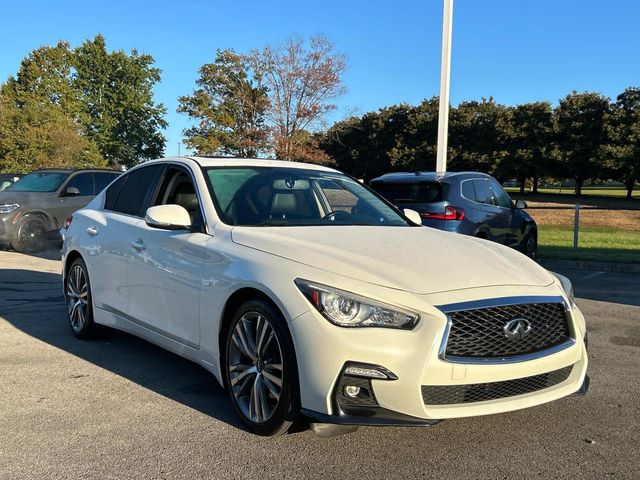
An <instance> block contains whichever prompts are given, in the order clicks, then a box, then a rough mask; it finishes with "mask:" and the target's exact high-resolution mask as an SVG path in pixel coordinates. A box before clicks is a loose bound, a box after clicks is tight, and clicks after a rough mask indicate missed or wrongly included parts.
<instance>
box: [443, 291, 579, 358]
mask: <svg viewBox="0 0 640 480" xmlns="http://www.w3.org/2000/svg"><path fill="white" fill-rule="evenodd" d="M447 315H448V316H449V318H450V319H451V327H450V329H449V336H448V339H447V347H446V350H445V356H447V357H449V356H450V357H462V358H478V359H492V358H506V357H512V356H517V355H525V354H529V353H535V352H538V351H540V350H545V349H547V348H551V347H554V346H556V345H560V344H562V343H564V342H566V341H568V340H569V339H570V338H571V337H570V335H571V334H570V332H569V324H568V322H567V314H566V311H565V309H564V305H563V304H562V303H528V304H518V305H506V306H501V307H487V308H476V309H472V310H460V311H457V312H447ZM515 319H525V320H527V321H528V322H529V324H530V326H531V330H530V331H529V333H528V334H527V335H526V336H525V337H524V338H515V339H513V338H508V337H507V336H506V335H505V332H504V327H505V325H506V324H507V323H508V322H509V321H511V320H515Z"/></svg>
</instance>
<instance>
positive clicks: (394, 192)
mask: <svg viewBox="0 0 640 480" xmlns="http://www.w3.org/2000/svg"><path fill="white" fill-rule="evenodd" d="M371 187H372V188H373V189H374V190H375V191H376V192H378V193H379V194H380V195H382V196H383V197H385V198H386V199H387V200H389V201H390V202H391V203H436V202H442V200H443V198H442V197H443V195H442V184H441V183H439V182H420V183H387V182H374V183H372V184H371Z"/></svg>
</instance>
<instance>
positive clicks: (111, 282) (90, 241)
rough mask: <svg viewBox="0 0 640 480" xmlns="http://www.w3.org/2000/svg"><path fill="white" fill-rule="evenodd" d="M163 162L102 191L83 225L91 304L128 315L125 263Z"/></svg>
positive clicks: (123, 177) (131, 253)
mask: <svg viewBox="0 0 640 480" xmlns="http://www.w3.org/2000/svg"><path fill="white" fill-rule="evenodd" d="M163 168H164V167H163V165H161V164H153V165H149V166H145V167H141V168H137V169H135V170H133V171H131V172H129V173H126V174H124V175H123V176H122V177H120V178H119V179H118V181H116V182H115V183H113V184H112V185H111V186H110V187H109V188H108V189H107V191H106V192H105V202H104V207H103V209H102V210H100V212H99V214H100V215H96V216H95V217H94V218H93V222H92V221H91V220H90V221H89V222H88V224H87V228H86V232H84V233H83V234H86V235H87V238H86V244H87V245H88V248H87V251H88V252H89V255H88V256H87V262H88V264H89V269H90V272H89V273H90V275H91V282H92V289H93V293H94V304H95V306H96V307H97V308H102V309H104V310H107V311H110V312H111V313H115V314H118V315H120V316H122V317H124V318H128V309H129V288H130V286H129V282H128V278H127V264H128V261H129V258H130V257H131V256H132V255H133V253H134V250H133V248H132V246H131V239H133V238H136V232H137V229H138V224H139V221H140V220H141V218H142V216H143V215H144V212H145V211H146V205H147V204H148V202H149V201H150V197H151V188H150V187H151V185H153V183H154V180H155V178H156V177H157V176H158V175H159V174H160V173H161V172H162V170H163Z"/></svg>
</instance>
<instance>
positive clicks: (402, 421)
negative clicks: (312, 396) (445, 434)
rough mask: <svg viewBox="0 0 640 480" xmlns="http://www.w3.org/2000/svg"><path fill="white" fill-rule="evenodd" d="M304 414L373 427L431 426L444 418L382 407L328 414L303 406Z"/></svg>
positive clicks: (320, 418)
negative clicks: (425, 416) (405, 412)
mask: <svg viewBox="0 0 640 480" xmlns="http://www.w3.org/2000/svg"><path fill="white" fill-rule="evenodd" d="M301 412H302V414H303V415H305V416H307V417H309V418H312V419H313V420H316V421H318V422H322V423H331V424H335V425H358V426H372V427H376V426H377V427H383V426H384V427H429V426H431V425H435V424H436V423H440V422H441V421H442V420H427V419H424V418H417V417H412V416H410V415H404V414H402V413H398V412H394V411H392V410H387V409H386V408H382V407H371V408H368V409H362V415H344V414H342V415H328V414H326V413H320V412H315V411H313V410H308V409H305V408H303V409H302V410H301Z"/></svg>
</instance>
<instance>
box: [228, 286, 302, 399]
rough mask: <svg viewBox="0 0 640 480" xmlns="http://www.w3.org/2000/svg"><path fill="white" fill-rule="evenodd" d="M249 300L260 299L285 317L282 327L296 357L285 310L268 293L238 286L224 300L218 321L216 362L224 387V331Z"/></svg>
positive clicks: (251, 287)
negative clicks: (287, 335)
mask: <svg viewBox="0 0 640 480" xmlns="http://www.w3.org/2000/svg"><path fill="white" fill-rule="evenodd" d="M250 300H262V301H264V302H265V303H268V304H269V305H271V306H272V307H273V308H274V309H276V310H277V311H278V312H280V314H281V315H282V317H283V318H284V319H285V325H284V327H285V329H286V331H287V332H288V333H289V337H290V340H291V345H293V348H294V351H293V358H296V359H297V355H296V351H295V345H294V343H293V337H292V335H291V331H290V330H289V325H288V322H287V315H286V312H285V310H284V309H283V308H282V306H281V304H280V302H278V301H277V300H275V299H274V298H273V297H272V296H271V295H270V294H269V293H267V292H265V291H264V290H261V289H259V288H257V287H256V286H243V287H240V288H238V289H237V290H235V291H234V292H233V293H232V294H231V295H229V297H228V298H227V301H226V302H225V304H224V307H223V309H222V314H221V316H220V323H219V328H218V353H219V355H218V363H219V368H220V374H221V375H220V377H221V380H222V384H223V386H225V387H226V375H225V374H224V370H223V369H224V368H225V359H226V353H227V352H226V345H225V337H226V332H227V329H228V327H229V324H230V323H231V321H232V320H233V316H234V314H235V313H236V311H237V310H238V308H240V306H241V305H242V304H243V303H245V302H248V301H250ZM296 376H297V367H296Z"/></svg>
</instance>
